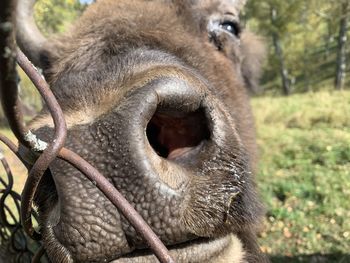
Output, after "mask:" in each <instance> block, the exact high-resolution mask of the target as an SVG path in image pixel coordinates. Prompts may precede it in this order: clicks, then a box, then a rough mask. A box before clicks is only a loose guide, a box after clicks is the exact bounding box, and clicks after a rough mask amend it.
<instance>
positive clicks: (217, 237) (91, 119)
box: [31, 0, 265, 262]
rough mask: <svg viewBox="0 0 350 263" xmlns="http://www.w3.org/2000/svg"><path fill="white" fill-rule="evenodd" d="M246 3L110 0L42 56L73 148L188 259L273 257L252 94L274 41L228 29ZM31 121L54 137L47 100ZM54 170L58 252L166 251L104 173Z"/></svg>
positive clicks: (48, 221) (47, 216)
mask: <svg viewBox="0 0 350 263" xmlns="http://www.w3.org/2000/svg"><path fill="white" fill-rule="evenodd" d="M243 2H244V1H239V0H236V1H234V0H231V1H230V0H227V1H214V0H213V1H209V0H208V1H165V0H153V1H141V0H137V1H136V0H134V1H130V0H118V1H112V0H99V1H97V3H96V4H93V5H91V6H90V7H89V8H88V10H87V11H86V12H85V14H84V15H83V16H82V17H81V18H80V20H79V21H78V22H77V24H76V25H75V26H74V27H73V28H72V30H71V32H69V33H66V34H65V35H62V36H59V37H57V38H55V39H54V40H52V41H50V42H48V43H46V45H45V50H46V51H45V52H43V54H42V58H43V60H44V61H45V63H46V68H45V69H44V74H45V76H46V78H47V80H48V81H49V83H50V85H51V87H52V90H53V92H54V93H55V95H56V97H57V99H58V101H59V103H60V104H61V105H62V108H63V111H64V113H65V116H66V119H67V124H68V138H67V142H66V147H67V148H70V149H72V150H74V151H75V152H77V153H78V154H80V155H81V156H82V157H83V158H85V159H86V160H87V161H89V162H90V163H91V164H92V165H94V166H95V167H96V168H97V169H98V170H99V171H100V172H101V173H102V174H103V175H104V176H106V178H108V179H109V180H110V182H112V183H113V185H114V186H115V187H116V188H117V189H118V190H119V191H120V192H121V193H122V194H123V195H124V196H125V197H126V198H127V200H128V201H129V202H130V203H131V204H132V205H133V206H134V207H135V209H136V210H137V211H138V212H139V213H140V214H141V216H142V217H143V218H144V219H145V220H146V222H147V223H148V224H149V225H150V226H151V228H152V229H153V230H154V232H155V233H156V234H157V235H158V236H159V237H160V239H161V240H162V241H163V242H164V243H165V244H166V245H167V246H168V247H169V248H170V251H171V254H172V255H173V256H174V258H175V259H176V260H177V261H178V262H263V261H264V260H265V259H264V257H263V256H262V255H261V253H260V251H259V249H258V246H257V243H256V231H257V226H258V225H259V222H260V219H261V215H262V211H261V206H260V204H259V201H258V199H257V195H256V191H255V185H254V178H253V175H252V174H253V172H254V167H255V163H256V153H255V152H256V145H255V135H254V125H253V120H252V116H251V111H250V106H249V101H248V100H249V98H248V95H247V93H248V89H254V86H255V85H256V80H257V78H258V73H259V70H258V68H259V62H260V54H259V53H260V50H261V47H260V46H259V43H258V41H257V40H256V38H255V37H254V36H252V35H250V34H249V33H246V32H238V29H237V30H236V32H234V31H232V30H231V31H230V29H232V28H230V27H226V28H223V27H220V25H225V23H224V22H225V21H230V22H231V21H234V22H235V23H236V21H238V15H239V11H240V9H241V8H242V5H243ZM234 25H235V24H234ZM230 26H232V24H230ZM31 125H32V128H33V129H34V130H35V131H36V133H37V134H38V135H39V136H40V137H41V138H42V139H44V140H50V138H51V136H52V132H53V131H52V130H53V129H52V121H51V120H50V117H48V114H47V112H46V110H45V109H44V110H43V112H42V113H41V114H40V115H39V116H38V117H37V118H36V119H35V120H34V121H33V122H32V124H31ZM50 168H51V174H46V175H45V177H44V179H43V181H42V182H41V184H40V187H39V191H38V193H37V196H36V204H37V206H38V208H39V212H40V223H41V225H42V227H43V229H42V233H43V237H44V244H45V248H46V250H47V252H48V255H49V257H50V259H51V261H52V262H72V261H74V262H108V261H112V260H115V261H114V262H157V260H156V258H155V257H154V256H153V255H152V253H151V252H150V251H149V250H148V249H147V245H146V244H145V242H144V241H143V240H142V239H141V238H140V236H139V235H138V234H137V233H136V232H135V230H134V229H133V227H132V226H131V225H130V224H129V223H128V221H127V220H126V219H125V218H124V217H123V216H121V215H120V213H119V212H118V211H117V210H116V208H115V207H114V206H113V205H112V204H111V203H110V201H108V200H107V199H106V197H105V196H104V195H103V194H102V193H101V192H100V191H99V190H98V189H97V188H96V187H95V185H94V184H93V183H92V182H90V181H88V180H87V179H86V178H85V177H84V176H83V175H82V174H81V173H80V172H78V171H77V170H76V169H74V168H73V167H71V166H70V165H69V164H67V163H65V162H62V161H55V162H54V163H53V164H52V165H51V167H50ZM231 250H232V251H231ZM230 251H231V252H230Z"/></svg>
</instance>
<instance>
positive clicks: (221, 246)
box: [111, 236, 231, 263]
mask: <svg viewBox="0 0 350 263" xmlns="http://www.w3.org/2000/svg"><path fill="white" fill-rule="evenodd" d="M230 243H231V237H230V236H224V237H220V238H197V239H194V240H190V241H186V242H184V243H180V244H177V245H171V246H168V249H169V253H170V255H171V256H172V257H173V259H174V260H175V261H176V262H183V263H185V262H192V263H197V262H198V263H200V262H208V261H211V260H213V259H214V258H215V257H217V256H218V255H219V254H221V253H222V252H223V251H224V250H225V249H226V248H228V247H229V245H230ZM138 262H140V263H141V262H142V263H156V262H159V261H158V260H157V258H156V256H155V255H154V254H153V252H152V251H151V250H150V249H138V250H134V251H133V252H131V253H129V254H127V255H125V256H123V257H121V258H119V259H116V260H113V261H111V263H138Z"/></svg>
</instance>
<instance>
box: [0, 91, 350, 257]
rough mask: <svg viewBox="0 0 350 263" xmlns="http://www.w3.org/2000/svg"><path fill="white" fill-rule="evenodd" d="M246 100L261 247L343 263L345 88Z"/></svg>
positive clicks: (348, 178) (348, 168)
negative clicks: (254, 144)
mask: <svg viewBox="0 0 350 263" xmlns="http://www.w3.org/2000/svg"><path fill="white" fill-rule="evenodd" d="M252 103H253V108H254V113H255V116H256V123H257V131H258V144H259V148H260V168H259V173H258V174H257V181H258V188H259V189H260V194H261V196H262V198H263V200H264V202H265V204H266V210H267V216H266V220H265V231H264V232H262V233H261V238H260V242H261V247H262V249H263V251H264V252H266V253H268V254H269V255H270V256H271V260H272V262H281V263H282V262H287V263H292V262H305V263H306V262H311V263H319V262H322V263H323V262H327V263H328V262H331V263H332V262H334V263H335V262H337V263H338V262H340V263H347V262H350V253H349V250H350V249H349V248H350V202H349V199H350V92H349V91H347V92H334V93H330V92H319V93H308V94H303V95H293V96H290V97H261V98H254V99H253V102H252ZM0 132H2V133H5V134H7V135H10V132H9V131H8V130H7V129H0ZM3 148H4V147H3ZM5 154H6V156H7V158H8V160H9V162H10V165H11V167H12V170H13V173H14V175H15V189H16V190H17V191H21V188H22V185H23V182H24V180H25V177H26V174H25V170H24V168H23V166H21V165H19V164H18V162H17V161H16V158H15V157H14V156H13V155H9V152H8V150H6V149H5ZM1 174H2V176H3V172H1Z"/></svg>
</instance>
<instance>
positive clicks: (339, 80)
mask: <svg viewBox="0 0 350 263" xmlns="http://www.w3.org/2000/svg"><path fill="white" fill-rule="evenodd" d="M339 7H340V9H341V10H340V20H339V36H338V48H337V49H338V51H337V63H336V77H335V88H336V89H337V90H341V89H343V88H344V83H345V75H346V43H347V30H348V23H349V15H350V2H349V1H348V0H343V1H342V3H341V4H340V5H339Z"/></svg>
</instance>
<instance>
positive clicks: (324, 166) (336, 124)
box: [253, 91, 350, 263]
mask: <svg viewBox="0 0 350 263" xmlns="http://www.w3.org/2000/svg"><path fill="white" fill-rule="evenodd" d="M253 107H254V112H255V116H256V122H257V131H258V143H259V148H260V171H259V174H258V175H257V180H258V187H259V189H260V192H261V195H262V197H263V199H264V201H265V204H266V208H267V216H266V223H265V229H266V230H265V232H263V233H262V234H261V245H262V249H263V250H264V252H267V253H268V254H270V255H272V261H273V262H343V263H345V262H350V252H349V251H350V92H348V91H347V92H339V93H338V92H334V93H328V92H319V93H314V94H313V93H310V94H304V95H293V96H290V97H280V98H271V97H264V98H257V99H254V100H253Z"/></svg>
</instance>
